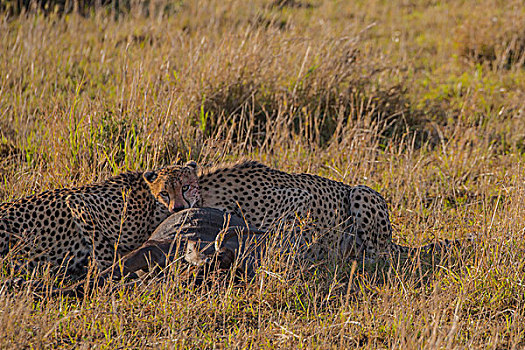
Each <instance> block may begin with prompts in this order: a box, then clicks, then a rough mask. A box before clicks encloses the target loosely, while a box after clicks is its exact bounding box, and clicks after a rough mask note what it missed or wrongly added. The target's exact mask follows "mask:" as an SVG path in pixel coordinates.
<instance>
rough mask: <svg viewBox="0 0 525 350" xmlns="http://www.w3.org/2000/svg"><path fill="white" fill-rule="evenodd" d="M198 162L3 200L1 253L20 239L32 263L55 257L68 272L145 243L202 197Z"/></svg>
mask: <svg viewBox="0 0 525 350" xmlns="http://www.w3.org/2000/svg"><path fill="white" fill-rule="evenodd" d="M196 166H197V165H196V163H195V162H188V163H187V164H185V165H184V166H182V165H172V166H168V167H165V168H162V169H159V170H156V171H146V172H127V173H122V174H120V175H117V176H114V177H111V178H109V179H107V180H105V181H103V182H100V183H95V184H89V185H85V186H82V187H78V188H64V189H56V190H52V191H46V192H43V193H41V194H37V195H32V196H28V197H25V198H22V199H18V200H16V201H14V202H8V203H3V204H1V205H0V254H2V255H5V254H6V253H7V252H9V251H10V250H11V249H12V248H13V247H15V246H17V245H21V246H22V247H23V248H22V251H24V252H26V253H28V255H29V256H31V260H30V261H29V262H28V265H29V266H30V267H34V266H36V265H37V264H39V263H50V264H51V265H52V266H54V267H55V268H58V267H60V266H62V267H65V268H66V271H67V274H68V275H69V276H72V277H75V276H78V277H80V276H81V275H82V274H84V273H85V271H86V267H87V266H88V262H89V259H90V258H91V259H92V260H93V261H94V262H95V263H96V265H98V267H99V268H105V267H107V266H110V265H111V264H112V263H113V260H114V259H115V258H116V255H117V256H118V255H123V254H126V253H128V252H130V251H132V250H134V249H136V248H137V247H139V246H140V245H141V244H143V243H144V242H145V241H146V240H147V239H148V238H149V236H150V235H151V233H152V232H153V231H154V230H155V228H156V227H157V226H158V225H159V224H160V223H161V222H162V221H163V220H164V219H166V218H167V217H168V216H169V215H170V213H173V212H175V211H178V210H181V209H183V208H190V207H194V206H195V205H196V204H197V203H199V202H200V197H199V196H200V191H199V187H198V183H197V173H196Z"/></svg>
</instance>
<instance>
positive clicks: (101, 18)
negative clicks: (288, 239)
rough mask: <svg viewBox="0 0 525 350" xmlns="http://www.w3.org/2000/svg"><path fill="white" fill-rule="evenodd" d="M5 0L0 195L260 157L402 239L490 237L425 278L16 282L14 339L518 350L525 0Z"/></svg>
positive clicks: (523, 265) (307, 270) (61, 343)
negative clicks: (379, 218)
mask: <svg viewBox="0 0 525 350" xmlns="http://www.w3.org/2000/svg"><path fill="white" fill-rule="evenodd" d="M9 3H10V2H9V1H3V2H2V4H3V9H4V10H5V11H6V12H5V13H4V15H3V16H2V19H1V20H0V180H1V182H2V185H1V186H0V201H9V200H12V199H15V198H18V197H20V196H24V195H29V194H32V193H35V192H41V191H44V190H47V189H51V188H56V187H64V186H72V185H80V184H84V183H88V182H93V181H97V180H101V179H105V178H107V177H108V176H111V175H112V174H117V173H120V172H122V171H125V170H130V169H151V168H156V167H159V166H163V165H166V164H170V163H175V162H182V161H185V160H188V159H194V160H197V161H198V162H199V163H200V164H201V165H209V164H216V163H219V162H222V161H230V160H235V159H238V158H241V157H247V158H253V159H257V160H260V161H263V162H264V163H266V164H269V165H272V166H275V167H278V168H280V169H283V170H286V171H293V172H309V173H313V174H318V175H322V176H326V177H329V178H332V179H335V180H339V181H344V182H346V183H348V184H365V185H368V186H370V187H372V188H374V189H376V190H378V191H379V192H381V193H382V194H383V195H384V196H385V197H386V198H387V201H388V203H389V207H390V210H391V219H392V222H393V226H394V239H395V240H396V241H398V242H401V243H403V244H407V245H412V246H417V245H420V244H423V243H426V242H429V241H432V240H439V239H443V238H461V237H466V236H472V237H475V238H476V239H477V241H478V242H477V243H476V244H474V246H473V247H472V248H470V249H466V248H465V249H459V251H457V252H455V253H454V254H455V258H454V261H455V262H454V263H452V264H447V263H443V264H441V263H437V264H434V265H433V266H431V267H430V268H428V267H422V263H421V261H420V260H419V259H415V260H413V261H412V260H409V261H407V262H406V263H405V267H402V268H397V267H385V266H376V267H374V266H372V267H371V266H362V265H358V267H357V270H356V271H355V272H354V273H353V274H352V273H351V269H350V267H349V266H345V265H340V264H339V265H336V264H334V263H325V264H322V263H320V264H319V265H318V266H314V267H304V266H294V265H286V262H279V259H274V260H273V261H272V263H269V264H268V266H267V267H266V270H264V269H262V270H261V271H260V273H259V274H258V275H257V277H256V280H255V281H253V282H251V283H249V284H246V285H240V286H239V285H229V284H227V283H224V282H220V281H219V282H217V283H211V284H210V285H208V286H206V287H201V288H196V287H192V286H191V284H190V285H187V284H184V283H180V281H179V280H178V277H177V274H176V273H173V274H172V275H171V277H170V278H168V280H167V281H163V282H162V281H161V282H155V283H153V284H152V285H149V286H147V288H137V289H132V290H124V291H120V292H118V293H114V294H111V293H109V292H106V291H100V292H98V293H95V294H94V295H92V296H89V297H86V298H83V299H80V300H77V299H71V298H61V297H46V296H45V295H44V298H43V299H39V298H35V297H34V295H33V294H32V293H31V290H30V288H29V287H27V288H22V289H21V290H13V289H9V288H8V286H7V285H6V282H5V281H6V280H7V279H8V278H9V277H10V271H9V270H8V269H5V270H4V273H3V275H2V276H3V277H1V280H0V305H1V306H0V324H1V327H0V347H1V348H22V347H24V348H25V347H35V348H43V347H64V348H73V347H75V348H76V347H84V348H88V347H91V346H93V345H96V346H98V347H101V348H122V347H124V348H127V347H132V348H134V347H153V348H165V347H169V348H171V347H181V348H186V347H187V348H212V347H219V348H226V347H252V348H260V347H263V348H266V347H269V348H277V347H302V348H338V347H357V346H363V347H368V348H376V347H379V348H403V349H405V348H423V347H424V348H466V347H474V348H497V349H508V348H523V347H525V243H524V235H525V211H524V209H525V163H524V159H525V116H524V110H523V108H524V104H525V103H524V101H525V7H524V5H523V3H522V2H521V1H491V0H482V1H454V2H441V1H430V0H429V1H410V0H396V1H380V0H369V1H351V2H350V1H321V0H319V1H316V0H312V1H308V0H290V1H289V0H284V1H265V0H257V1H241V0H231V1H224V0H220V1H219V0H217V1H215V0H211V1H172V2H169V3H165V2H163V1H151V2H149V3H146V4H137V3H133V2H132V3H131V4H130V5H129V9H127V10H125V11H122V12H121V13H120V14H119V13H117V12H115V10H114V8H113V9H111V7H109V10H108V9H107V8H102V9H100V10H98V11H93V10H91V11H87V12H86V11H84V14H83V15H77V14H75V13H74V12H69V13H67V14H62V15H60V14H56V13H53V11H52V10H49V9H48V13H47V15H44V14H43V13H38V12H36V11H30V12H29V13H26V14H22V15H20V16H13V15H9V16H8V15H7V14H8V12H9V11H7V10H6V9H7V8H8V7H7V6H6V4H8V5H9ZM4 263H5V262H4ZM4 265H5V264H4ZM5 266H8V264H7V265H5ZM349 280H350V282H351V284H350V287H348V285H349V284H348V282H349Z"/></svg>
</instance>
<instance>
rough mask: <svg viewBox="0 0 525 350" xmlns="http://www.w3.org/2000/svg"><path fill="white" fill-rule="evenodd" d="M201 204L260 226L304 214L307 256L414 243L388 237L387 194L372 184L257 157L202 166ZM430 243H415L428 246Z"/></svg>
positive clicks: (363, 255) (370, 257) (380, 253)
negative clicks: (288, 169)
mask: <svg viewBox="0 0 525 350" xmlns="http://www.w3.org/2000/svg"><path fill="white" fill-rule="evenodd" d="M198 183H199V188H200V200H199V203H198V206H199V207H210V208H217V209H221V210H223V211H224V212H227V213H230V214H232V215H237V216H240V217H243V218H244V219H245V220H246V221H247V223H248V224H250V225H252V226H254V227H256V228H257V229H260V230H269V229H270V228H271V227H272V225H275V224H276V223H278V222H282V221H283V219H284V221H290V220H294V219H295V218H306V220H307V221H306V222H307V225H304V226H306V227H313V229H308V230H306V231H303V232H302V234H303V235H304V236H305V240H306V246H307V247H308V248H307V249H306V252H305V254H304V256H305V257H307V258H312V259H318V258H322V257H326V256H327V255H329V254H333V253H335V254H336V255H337V256H343V257H347V258H352V259H357V258H360V259H364V260H366V261H370V262H373V261H375V260H376V259H377V258H379V257H388V256H392V255H391V254H392V253H408V252H410V251H411V250H412V248H409V247H404V246H400V245H397V244H395V243H394V242H393V241H392V226H391V224H390V218H389V213H388V208H387V203H386V201H385V199H384V198H383V197H382V196H381V195H380V194H379V193H378V192H376V191H374V190H373V189H371V188H369V187H367V186H363V185H359V186H349V185H347V184H344V183H342V182H338V181H334V180H330V179H327V178H324V177H321V176H317V175H310V174H296V173H286V172H283V171H280V170H277V169H273V168H270V167H268V166H266V165H263V164H261V163H258V162H255V161H243V162H239V163H236V164H231V165H223V166H219V167H214V168H208V169H206V168H205V169H201V170H200V171H199V177H198ZM433 246H434V245H428V246H426V247H421V248H419V249H422V250H428V249H432V247H433Z"/></svg>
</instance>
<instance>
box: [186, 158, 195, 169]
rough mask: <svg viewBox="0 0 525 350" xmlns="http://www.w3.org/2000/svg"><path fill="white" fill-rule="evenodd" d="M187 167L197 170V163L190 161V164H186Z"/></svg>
mask: <svg viewBox="0 0 525 350" xmlns="http://www.w3.org/2000/svg"><path fill="white" fill-rule="evenodd" d="M185 165H186V166H187V167H190V168H193V169H197V162H196V161H194V160H190V161H189V162H186V164H185Z"/></svg>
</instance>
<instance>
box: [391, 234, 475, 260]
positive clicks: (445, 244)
mask: <svg viewBox="0 0 525 350" xmlns="http://www.w3.org/2000/svg"><path fill="white" fill-rule="evenodd" d="M475 242H476V239H475V238H472V237H469V238H461V239H445V240H442V241H437V242H433V243H430V244H426V245H424V246H421V247H408V246H402V245H399V244H395V243H392V253H394V254H395V255H398V254H403V255H407V256H415V255H416V254H419V253H424V254H436V253H438V254H444V253H447V252H450V251H451V250H452V249H453V248H459V247H465V246H470V245H473V244H474V243H475Z"/></svg>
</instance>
